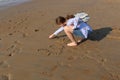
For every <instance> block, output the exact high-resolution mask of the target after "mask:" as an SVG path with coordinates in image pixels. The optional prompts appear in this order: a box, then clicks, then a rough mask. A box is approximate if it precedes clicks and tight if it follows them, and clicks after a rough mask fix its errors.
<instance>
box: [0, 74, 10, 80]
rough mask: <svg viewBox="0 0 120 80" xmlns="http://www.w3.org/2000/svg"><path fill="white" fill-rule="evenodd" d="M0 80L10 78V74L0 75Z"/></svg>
mask: <svg viewBox="0 0 120 80" xmlns="http://www.w3.org/2000/svg"><path fill="white" fill-rule="evenodd" d="M0 80H10V76H8V75H0Z"/></svg>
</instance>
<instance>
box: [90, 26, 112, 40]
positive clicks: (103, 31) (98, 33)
mask: <svg viewBox="0 0 120 80" xmlns="http://www.w3.org/2000/svg"><path fill="white" fill-rule="evenodd" d="M111 31H112V28H111V27H104V28H100V29H96V30H93V32H92V33H91V34H90V35H89V38H88V39H89V40H92V41H100V40H102V39H103V38H105V37H106V36H107V35H108V34H109V33H110V32H111Z"/></svg>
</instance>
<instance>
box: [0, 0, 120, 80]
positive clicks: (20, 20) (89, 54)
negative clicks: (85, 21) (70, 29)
mask: <svg viewBox="0 0 120 80" xmlns="http://www.w3.org/2000/svg"><path fill="white" fill-rule="evenodd" d="M119 4H120V1H119V0H115V1H114V0H63V1H61V0H53V1H50V0H42V1H41V0H33V1H31V2H28V3H24V4H21V5H18V6H13V7H10V8H7V9H5V10H1V11H0V80H120V58H119V57H120V49H119V47H120V25H119V21H120V17H119V16H120V5H119ZM80 11H85V12H87V13H88V14H89V15H90V17H91V19H90V21H89V24H90V25H91V26H92V28H93V29H94V33H93V35H92V36H91V38H90V39H88V40H86V41H85V42H83V43H81V44H79V45H78V46H77V47H67V46H66V44H67V43H68V42H69V39H68V38H67V37H66V35H65V34H64V32H62V33H60V34H59V35H58V37H56V38H54V39H48V36H49V35H50V34H51V33H53V32H54V31H55V30H56V29H57V28H58V26H57V25H56V24H55V23H54V20H55V18H56V17H57V16H59V15H61V16H65V15H66V14H74V13H76V12H80Z"/></svg>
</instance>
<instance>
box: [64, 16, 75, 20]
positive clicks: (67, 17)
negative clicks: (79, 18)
mask: <svg viewBox="0 0 120 80" xmlns="http://www.w3.org/2000/svg"><path fill="white" fill-rule="evenodd" d="M74 17H75V16H74V15H67V16H66V19H67V20H68V19H70V18H74Z"/></svg>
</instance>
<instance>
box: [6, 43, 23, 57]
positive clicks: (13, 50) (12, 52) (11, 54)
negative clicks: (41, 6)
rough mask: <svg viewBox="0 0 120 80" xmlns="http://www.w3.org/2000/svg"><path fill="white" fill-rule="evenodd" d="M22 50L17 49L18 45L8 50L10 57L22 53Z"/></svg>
mask: <svg viewBox="0 0 120 80" xmlns="http://www.w3.org/2000/svg"><path fill="white" fill-rule="evenodd" d="M21 51H22V50H21V48H19V47H17V45H12V46H10V47H9V48H8V49H7V52H8V56H13V55H14V54H19V53H21Z"/></svg>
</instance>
